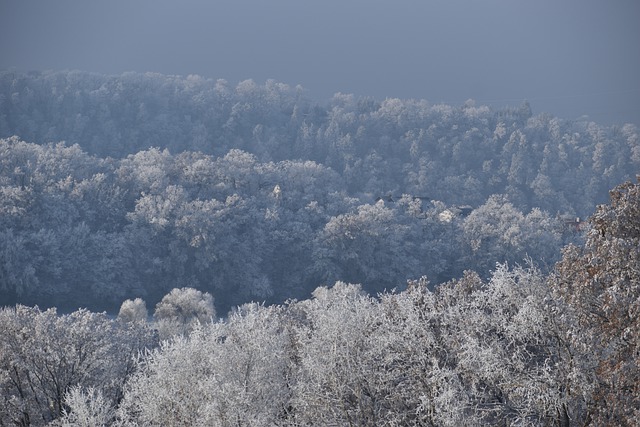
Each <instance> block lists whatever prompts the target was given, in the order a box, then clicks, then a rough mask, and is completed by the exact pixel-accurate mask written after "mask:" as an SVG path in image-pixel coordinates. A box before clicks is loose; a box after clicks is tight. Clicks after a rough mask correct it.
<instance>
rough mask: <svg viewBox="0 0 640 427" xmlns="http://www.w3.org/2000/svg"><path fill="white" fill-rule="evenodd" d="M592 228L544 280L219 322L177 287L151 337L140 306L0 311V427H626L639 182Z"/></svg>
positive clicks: (639, 314)
mask: <svg viewBox="0 0 640 427" xmlns="http://www.w3.org/2000/svg"><path fill="white" fill-rule="evenodd" d="M590 222H591V230H590V231H589V232H588V234H587V237H586V242H585V244H584V245H580V246H573V245H570V246H567V247H566V248H565V250H564V254H563V258H562V260H561V261H560V262H559V263H558V264H557V266H556V268H555V269H554V271H553V272H552V273H550V274H548V275H545V274H542V273H541V272H540V271H539V270H537V269H536V268H534V267H531V266H528V267H527V266H525V267H515V268H511V269H510V268H508V267H507V266H506V265H499V266H498V267H497V268H496V269H495V270H494V271H493V273H492V274H491V276H490V278H489V279H487V280H483V279H482V278H480V277H479V276H478V274H476V273H474V272H470V271H468V272H466V273H465V274H464V275H463V276H461V278H459V279H457V280H453V281H451V282H448V283H446V284H442V285H441V286H439V287H438V288H437V289H435V290H434V291H431V290H430V287H429V286H428V284H427V283H426V280H424V279H423V280H418V281H413V282H411V284H410V286H409V287H408V288H407V289H406V290H405V291H403V292H399V293H383V294H381V295H379V296H378V297H372V296H370V295H368V294H367V293H365V292H363V291H362V289H361V287H360V286H359V285H350V284H345V283H342V282H338V283H336V284H335V286H333V287H332V288H327V287H319V288H317V289H316V290H315V291H314V292H313V296H312V298H310V299H306V300H302V301H290V302H288V303H286V304H283V305H272V306H265V305H259V304H255V303H253V304H246V305H242V306H240V307H238V308H237V309H235V310H234V311H233V312H232V313H231V314H230V315H229V316H228V317H227V318H226V319H225V320H221V321H217V322H207V321H205V318H206V317H207V316H208V317H209V318H212V317H213V316H214V312H213V306H212V300H211V296H210V295H208V294H205V293H202V292H199V291H196V290H194V289H190V288H183V289H174V290H173V291H172V292H171V293H170V294H168V295H166V296H165V297H164V298H163V299H162V301H161V302H160V303H159V304H158V305H157V306H156V309H155V312H154V319H153V322H152V323H149V322H148V320H147V311H146V307H145V304H144V301H142V300H140V299H138V300H128V301H125V302H124V303H123V304H122V307H121V310H120V313H119V316H118V318H117V319H109V318H107V317H106V316H104V315H100V314H94V313H90V312H87V311H85V310H81V311H77V312H74V313H71V314H68V315H63V316H57V315H56V313H55V311H53V310H49V311H44V312H43V311H40V310H39V309H37V308H35V309H32V308H27V307H24V306H17V307H15V308H5V309H2V310H0V332H2V333H0V355H2V356H3V357H1V358H0V373H1V374H2V375H0V396H2V397H1V398H0V425H2V426H4V425H7V426H8V425H21V426H22V425H36V426H37V425H51V426H89V425H90V426H98V425H105V426H106V425H112V426H138V425H149V426H151V425H180V426H209V425H216V426H231V425H233V426H275V425H277V426H302V425H358V426H398V425H403V426H485V425H504V426H562V427H569V426H614V425H615V426H637V422H638V419H639V415H640V397H639V396H640V394H639V393H638V391H639V390H640V368H639V366H640V323H639V322H640V320H639V319H640V252H639V250H638V248H639V247H640V228H639V226H638V225H639V224H640V184H635V185H634V184H631V183H627V184H624V185H621V186H619V187H617V188H615V189H614V190H613V191H612V192H611V204H610V205H606V206H605V205H602V206H600V207H599V208H598V210H597V211H596V213H595V214H594V216H593V217H592V218H591V220H590ZM154 329H157V331H156V332H154ZM158 333H159V334H160V336H158V335H157V334H158ZM143 349H146V351H145V352H143V353H141V354H140V355H139V356H138V357H137V358H134V357H132V356H133V355H134V354H136V353H137V352H139V351H140V350H143Z"/></svg>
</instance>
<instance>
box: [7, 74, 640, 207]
mask: <svg viewBox="0 0 640 427" xmlns="http://www.w3.org/2000/svg"><path fill="white" fill-rule="evenodd" d="M13 135H18V136H19V137H20V138H22V139H23V140H25V141H29V142H34V143H38V144H46V143H49V142H58V141H66V142H67V144H68V145H73V144H79V145H80V147H81V148H82V150H84V151H86V152H87V153H89V154H91V155H95V156H98V157H112V158H124V157H126V156H127V155H130V154H136V153H138V152H141V151H142V152H144V151H146V150H149V149H151V148H153V147H159V148H160V149H161V150H163V149H165V148H166V149H168V150H169V151H170V152H171V153H182V152H185V151H194V152H196V151H197V152H202V153H204V154H208V155H213V156H214V157H216V158H217V157H223V156H224V155H226V154H227V153H228V152H229V151H230V150H232V149H239V150H242V151H245V152H247V153H250V154H252V155H253V156H255V158H256V159H257V161H258V162H260V163H268V162H270V161H273V162H279V161H283V160H294V159H295V160H303V161H306V160H309V161H313V162H316V163H318V164H321V165H323V166H325V167H328V168H331V169H332V170H334V171H335V172H336V173H337V174H339V175H340V177H341V178H342V180H343V181H344V184H345V188H346V189H347V191H348V192H349V193H350V194H352V195H359V194H361V193H369V194H372V195H374V197H378V196H382V195H386V194H388V193H390V192H391V193H393V194H394V195H396V196H397V197H399V196H400V195H402V194H405V193H406V194H412V195H416V196H423V197H430V198H431V199H433V200H442V201H445V202H447V203H449V204H457V205H471V206H474V207H475V206H479V205H481V204H482V203H484V201H485V200H486V199H487V198H488V197H489V196H490V195H492V194H505V195H507V196H508V197H509V200H511V202H512V203H514V205H515V206H516V207H517V208H518V209H520V210H521V211H523V212H528V211H529V210H530V209H532V208H534V207H538V208H540V209H543V210H546V211H548V212H551V213H553V214H555V213H556V212H557V211H560V212H561V213H568V214H571V215H573V216H580V217H586V216H588V215H590V214H591V213H592V210H593V206H595V205H596V204H600V203H605V202H606V200H607V195H606V194H607V191H608V190H609V189H610V188H613V187H614V186H616V185H618V184H620V183H621V182H624V181H627V180H630V179H634V176H635V175H634V174H635V173H636V172H637V171H638V169H639V167H640V140H639V137H638V130H637V129H636V127H635V126H633V125H625V126H612V127H602V126H598V125H597V124H596V123H593V122H587V121H567V120H563V119H560V118H557V117H553V116H550V115H548V114H544V113H543V114H538V115H534V114H533V113H532V110H531V107H530V106H529V104H527V103H526V102H524V103H523V104H522V106H521V107H520V108H515V109H504V110H498V111H493V110H491V109H489V108H488V107H485V106H476V105H475V104H474V102H473V101H468V102H467V103H465V104H464V105H462V106H450V105H442V104H435V105H434V104H430V103H429V102H427V101H424V100H411V99H409V100H400V99H386V100H384V101H377V100H374V99H370V98H357V97H355V96H353V95H345V94H336V95H335V96H334V97H333V99H332V100H331V101H329V102H328V104H327V105H318V104H316V103H313V102H311V101H309V100H308V99H306V98H305V96H304V90H303V89H302V88H300V87H295V88H292V87H290V86H288V85H286V84H282V83H278V82H275V81H272V80H270V81H267V82H266V83H265V84H263V85H259V84H257V83H255V82H253V81H251V80H247V81H243V82H240V83H239V84H238V85H237V86H236V87H232V86H231V85H230V84H229V83H228V82H226V81H224V80H209V79H204V78H202V77H199V76H193V75H192V76H188V77H179V76H165V75H160V74H150V73H147V74H137V73H126V74H122V75H119V76H105V75H99V74H90V73H83V72H75V71H72V72H43V73H29V74H25V73H16V72H10V71H5V72H0V138H3V137H4V138H7V137H11V136H13Z"/></svg>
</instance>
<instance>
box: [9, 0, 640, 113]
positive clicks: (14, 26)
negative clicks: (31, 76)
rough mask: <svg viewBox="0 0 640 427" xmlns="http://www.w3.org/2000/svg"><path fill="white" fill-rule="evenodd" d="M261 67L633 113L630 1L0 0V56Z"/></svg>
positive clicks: (638, 73)
mask: <svg viewBox="0 0 640 427" xmlns="http://www.w3.org/2000/svg"><path fill="white" fill-rule="evenodd" d="M7 68H16V69H18V70H23V71H26V70H45V69H56V70H64V69H79V70H86V71H96V72H101V73H107V74H119V73H122V72H124V71H139V72H145V71H154V72H160V73H164V74H180V75H188V74H200V75H202V76H204V77H209V78H225V79H227V80H229V81H230V82H231V83H237V82H238V81H241V80H244V79H247V78H253V79H254V80H256V81H257V82H259V83H262V82H264V81H265V80H266V79H269V78H273V79H276V80H278V81H281V82H284V83H288V84H291V85H296V84H301V85H302V86H303V87H305V88H306V89H307V90H308V93H309V96H310V97H311V98H312V99H315V100H318V101H324V100H326V99H328V98H329V97H330V96H331V95H332V94H333V93H335V92H346V93H354V94H356V95H363V96H373V97H375V98H377V99H384V98H386V97H398V98H424V99H427V100H428V101H430V102H432V103H437V102H446V103H449V104H453V105H460V104H462V103H463V102H464V101H465V100H466V99H468V98H473V99H475V100H476V101H477V103H479V104H490V105H493V106H495V107H501V106H504V105H512V106H517V105H519V104H520V103H521V102H522V100H524V99H528V100H529V101H530V103H531V106H532V108H533V110H534V113H539V112H543V111H547V112H550V113H552V114H555V115H559V116H561V117H565V118H569V119H573V118H577V117H579V116H582V115H588V116H589V117H590V118H591V119H593V120H595V121H598V122H601V123H603V124H610V123H624V122H632V123H635V124H637V125H640V1H638V0H526V1H525V0H209V1H205V0H108V1H90V0H55V1H54V0H0V69H7Z"/></svg>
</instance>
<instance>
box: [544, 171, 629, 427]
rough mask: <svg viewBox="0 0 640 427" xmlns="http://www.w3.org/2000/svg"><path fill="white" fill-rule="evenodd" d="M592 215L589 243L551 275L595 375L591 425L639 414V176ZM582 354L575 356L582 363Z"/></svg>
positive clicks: (574, 338)
mask: <svg viewBox="0 0 640 427" xmlns="http://www.w3.org/2000/svg"><path fill="white" fill-rule="evenodd" d="M610 194H611V203H610V204H608V205H601V206H599V207H598V209H597V211H596V213H595V214H594V215H593V217H591V219H590V223H591V226H592V229H591V230H590V231H589V233H588V235H587V238H586V243H585V245H584V247H577V246H568V247H567V248H565V250H564V254H563V258H562V261H561V262H560V263H559V264H558V265H557V268H556V274H555V276H554V277H553V279H552V280H551V286H552V287H553V289H554V291H555V293H556V294H557V295H558V296H559V297H560V298H561V299H562V300H563V301H564V302H565V303H566V306H567V308H566V309H565V310H564V311H563V312H561V313H559V314H560V315H561V316H562V318H563V319H566V320H567V321H566V324H565V326H566V335H565V336H566V338H565V340H566V342H567V343H568V345H569V347H570V349H571V352H573V353H575V354H577V355H580V356H581V357H579V358H577V362H581V363H580V365H579V366H577V369H579V370H580V371H581V372H583V373H584V375H586V376H587V377H588V378H589V379H590V385H589V387H587V388H586V390H585V391H586V392H588V394H587V395H588V396H589V399H588V402H587V403H588V407H587V408H586V410H585V411H583V412H582V413H581V414H579V418H578V415H577V416H576V419H581V420H583V422H584V424H588V425H594V426H596V425H619V426H634V425H637V423H638V419H640V398H639V396H640V394H639V393H638V392H639V390H640V368H639V366H640V333H639V331H640V184H632V183H630V182H628V183H625V184H622V185H620V186H618V187H616V188H615V189H613V190H612V191H611V193H610ZM577 362H576V363H577Z"/></svg>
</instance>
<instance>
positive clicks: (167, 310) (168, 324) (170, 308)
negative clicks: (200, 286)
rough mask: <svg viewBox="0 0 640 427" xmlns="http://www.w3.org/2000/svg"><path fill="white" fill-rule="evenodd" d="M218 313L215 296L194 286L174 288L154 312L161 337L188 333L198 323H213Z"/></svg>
mask: <svg viewBox="0 0 640 427" xmlns="http://www.w3.org/2000/svg"><path fill="white" fill-rule="evenodd" d="M215 315H216V310H215V308H214V306H213V297H212V296H211V294H209V293H208V292H202V291H199V290H197V289H194V288H180V289H178V288H174V289H173V290H172V291H171V292H169V293H168V294H167V295H165V296H164V297H163V298H162V300H161V301H160V302H159V303H158V304H157V305H156V308H155V311H154V313H153V320H154V324H155V327H156V328H157V329H158V331H159V333H160V338H162V339H164V338H169V337H171V336H174V335H180V334H185V333H188V332H189V331H190V330H191V329H193V327H194V326H195V325H196V324H198V323H199V324H206V323H211V322H212V321H213V320H214V318H215Z"/></svg>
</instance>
